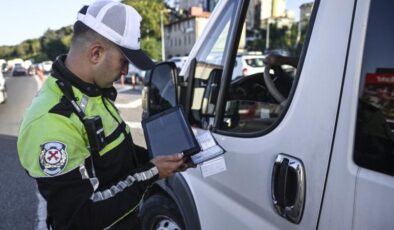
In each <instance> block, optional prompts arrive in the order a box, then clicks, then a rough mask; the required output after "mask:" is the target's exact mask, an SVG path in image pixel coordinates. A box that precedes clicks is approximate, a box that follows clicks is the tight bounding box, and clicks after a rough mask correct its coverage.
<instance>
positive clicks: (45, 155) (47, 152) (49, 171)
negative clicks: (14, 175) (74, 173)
mask: <svg viewBox="0 0 394 230" xmlns="http://www.w3.org/2000/svg"><path fill="white" fill-rule="evenodd" d="M66 147H67V146H66V145H65V144H63V143H61V142H56V141H53V142H47V143H45V144H42V145H41V154H40V167H41V169H42V171H43V172H44V173H45V175H48V176H56V175H58V174H59V173H61V172H62V171H63V169H64V167H66V165H67V152H66Z"/></svg>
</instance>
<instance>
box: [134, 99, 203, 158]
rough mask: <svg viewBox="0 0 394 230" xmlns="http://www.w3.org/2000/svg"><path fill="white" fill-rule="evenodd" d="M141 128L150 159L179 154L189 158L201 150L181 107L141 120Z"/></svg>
mask: <svg viewBox="0 0 394 230" xmlns="http://www.w3.org/2000/svg"><path fill="white" fill-rule="evenodd" d="M142 128H143V129H144V136H145V140H146V144H147V147H148V151H149V155H150V157H151V158H153V157H155V156H160V155H171V154H174V153H180V152H183V154H184V155H185V156H191V155H193V154H195V153H198V152H200V150H201V148H200V145H199V144H198V142H197V139H196V137H195V136H194V134H193V132H192V130H191V127H190V125H189V122H188V121H187V119H186V116H185V113H184V111H183V109H182V107H181V106H176V107H173V108H171V109H168V110H165V111H163V112H161V113H158V114H155V115H153V116H152V117H149V118H148V119H145V120H143V121H142Z"/></svg>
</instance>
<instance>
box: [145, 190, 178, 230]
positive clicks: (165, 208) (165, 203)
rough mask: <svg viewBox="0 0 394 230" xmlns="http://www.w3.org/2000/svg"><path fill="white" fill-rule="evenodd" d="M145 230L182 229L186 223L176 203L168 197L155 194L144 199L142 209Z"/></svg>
mask: <svg viewBox="0 0 394 230" xmlns="http://www.w3.org/2000/svg"><path fill="white" fill-rule="evenodd" d="M140 219H141V225H142V229H143V230H182V229H185V228H184V224H183V221H182V216H181V214H180V212H179V210H178V207H177V206H176V204H175V203H174V202H173V201H172V200H171V199H170V198H168V197H166V196H164V195H160V194H156V195H153V196H151V197H149V198H148V199H147V200H146V201H144V203H143V205H142V207H141V210H140Z"/></svg>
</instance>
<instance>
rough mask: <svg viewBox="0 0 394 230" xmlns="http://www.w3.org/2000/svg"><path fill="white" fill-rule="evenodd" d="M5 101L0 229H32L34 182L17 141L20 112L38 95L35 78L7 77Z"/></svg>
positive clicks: (0, 108) (0, 115) (0, 109)
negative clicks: (22, 158) (20, 156)
mask: <svg viewBox="0 0 394 230" xmlns="http://www.w3.org/2000/svg"><path fill="white" fill-rule="evenodd" d="M6 81H7V90H8V100H7V102H6V103H5V104H0V156H1V160H0V169H1V173H0V186H1V192H0V219H1V221H0V229H1V230H3V229H4V230H9V229H10V230H12V229H34V226H35V224H36V220H37V214H36V213H37V196H36V190H37V189H36V187H35V186H36V185H35V182H34V181H33V180H32V179H31V178H29V176H28V175H27V174H26V172H25V171H24V170H23V169H22V167H21V166H20V164H19V160H18V153H17V151H16V140H17V133H18V127H19V124H20V121H21V119H22V115H23V111H24V110H25V108H26V107H27V106H28V105H29V104H30V102H31V99H32V98H33V97H34V95H35V93H36V92H37V83H36V81H35V79H34V77H15V78H10V77H9V78H7V80H6Z"/></svg>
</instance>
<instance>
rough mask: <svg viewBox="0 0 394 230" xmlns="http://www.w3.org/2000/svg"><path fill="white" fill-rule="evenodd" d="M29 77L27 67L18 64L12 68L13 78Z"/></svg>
mask: <svg viewBox="0 0 394 230" xmlns="http://www.w3.org/2000/svg"><path fill="white" fill-rule="evenodd" d="M26 75H27V71H26V69H25V67H23V65H22V64H19V63H16V64H15V65H14V67H13V68H12V76H13V77H16V76H26Z"/></svg>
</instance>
